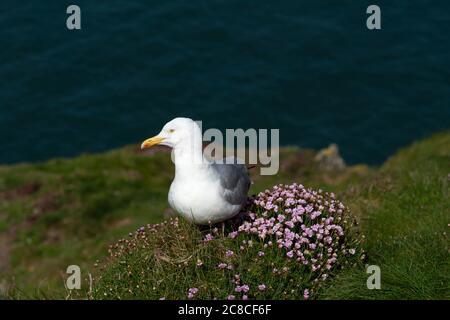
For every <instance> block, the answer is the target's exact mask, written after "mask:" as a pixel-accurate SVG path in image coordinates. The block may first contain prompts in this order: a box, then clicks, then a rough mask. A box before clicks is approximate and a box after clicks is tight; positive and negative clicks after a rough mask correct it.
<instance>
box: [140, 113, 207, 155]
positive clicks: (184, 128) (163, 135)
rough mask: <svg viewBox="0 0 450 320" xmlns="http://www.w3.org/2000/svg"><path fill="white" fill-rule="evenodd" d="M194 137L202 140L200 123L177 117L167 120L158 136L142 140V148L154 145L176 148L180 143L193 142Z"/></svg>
mask: <svg viewBox="0 0 450 320" xmlns="http://www.w3.org/2000/svg"><path fill="white" fill-rule="evenodd" d="M194 139H196V140H199V141H201V129H200V127H199V126H198V124H197V123H196V122H195V121H194V120H192V119H189V118H175V119H173V120H171V121H169V122H167V123H166V124H165V125H164V127H163V128H162V130H161V132H160V133H158V134H157V135H156V136H154V137H151V138H149V139H147V140H145V141H144V142H142V144H141V149H147V148H150V147H152V146H154V145H163V146H168V147H171V148H175V147H176V146H177V145H180V144H188V143H192V141H194Z"/></svg>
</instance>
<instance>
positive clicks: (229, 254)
mask: <svg viewBox="0 0 450 320" xmlns="http://www.w3.org/2000/svg"><path fill="white" fill-rule="evenodd" d="M233 254H234V252H233V251H231V250H227V251H226V252H225V256H226V257H231V256H233Z"/></svg>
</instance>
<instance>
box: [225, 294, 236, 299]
mask: <svg viewBox="0 0 450 320" xmlns="http://www.w3.org/2000/svg"><path fill="white" fill-rule="evenodd" d="M234 299H236V297H235V296H234V295H232V294H230V295H229V296H228V297H227V300H234Z"/></svg>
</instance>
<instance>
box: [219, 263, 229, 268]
mask: <svg viewBox="0 0 450 320" xmlns="http://www.w3.org/2000/svg"><path fill="white" fill-rule="evenodd" d="M227 266H228V265H227V264H226V263H223V262H221V263H219V264H218V265H217V268H219V269H225V268H226V267H227Z"/></svg>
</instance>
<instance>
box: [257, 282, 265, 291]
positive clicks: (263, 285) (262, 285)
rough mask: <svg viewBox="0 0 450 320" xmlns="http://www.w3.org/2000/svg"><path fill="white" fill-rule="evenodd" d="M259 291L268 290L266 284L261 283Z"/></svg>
mask: <svg viewBox="0 0 450 320" xmlns="http://www.w3.org/2000/svg"><path fill="white" fill-rule="evenodd" d="M258 289H259V291H264V290H266V285H265V284H264V283H261V284H260V285H259V286H258Z"/></svg>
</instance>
